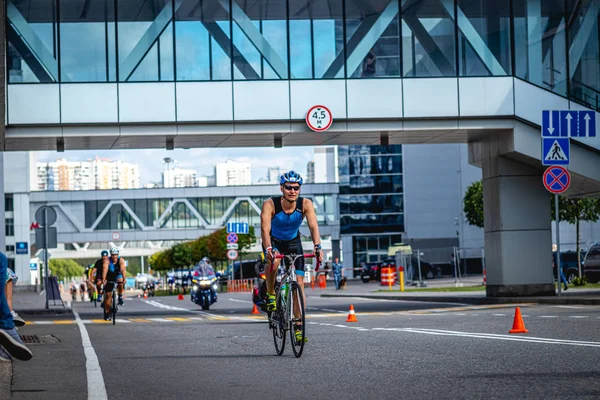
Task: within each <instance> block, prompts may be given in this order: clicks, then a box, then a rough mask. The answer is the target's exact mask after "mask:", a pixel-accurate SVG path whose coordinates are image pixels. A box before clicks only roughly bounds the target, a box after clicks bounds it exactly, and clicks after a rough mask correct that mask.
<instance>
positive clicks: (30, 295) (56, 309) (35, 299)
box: [13, 291, 73, 317]
mask: <svg viewBox="0 0 600 400" xmlns="http://www.w3.org/2000/svg"><path fill="white" fill-rule="evenodd" d="M62 299H63V302H64V305H65V306H64V307H63V306H62V304H61V303H60V301H58V300H56V305H54V303H55V302H54V300H49V301H48V306H49V307H48V309H46V293H45V292H42V293H41V294H40V293H36V292H24V291H23V292H15V293H14V294H13V309H14V310H15V311H16V312H17V313H19V315H21V316H23V317H24V316H27V315H70V314H73V311H72V310H71V299H70V297H69V295H68V294H65V293H63V294H62Z"/></svg>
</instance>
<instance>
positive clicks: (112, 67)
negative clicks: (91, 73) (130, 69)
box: [107, 22, 117, 82]
mask: <svg viewBox="0 0 600 400" xmlns="http://www.w3.org/2000/svg"><path fill="white" fill-rule="evenodd" d="M107 25H108V26H107V27H108V35H107V38H108V39H107V40H108V80H109V81H110V82H116V80H117V55H116V52H117V46H116V32H115V29H116V23H115V22H109V23H108V24H107Z"/></svg>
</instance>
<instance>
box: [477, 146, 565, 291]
mask: <svg viewBox="0 0 600 400" xmlns="http://www.w3.org/2000/svg"><path fill="white" fill-rule="evenodd" d="M488 154H489V153H488ZM481 162H482V167H483V199H484V230H485V254H486V267H487V286H486V292H487V296H488V297H504V296H540V295H543V296H554V295H555V289H554V278H553V274H552V231H551V214H550V195H549V194H548V192H547V191H546V190H545V189H544V186H543V184H542V173H541V172H540V170H539V169H536V168H533V167H531V166H528V165H525V164H522V163H520V162H517V161H514V160H511V159H508V158H505V157H503V156H499V155H489V156H488V157H486V158H483V159H482V160H481Z"/></svg>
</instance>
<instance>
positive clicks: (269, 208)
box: [260, 171, 323, 341]
mask: <svg viewBox="0 0 600 400" xmlns="http://www.w3.org/2000/svg"><path fill="white" fill-rule="evenodd" d="M302 183H303V179H302V177H301V176H300V175H299V174H298V173H296V172H294V171H289V172H286V173H285V174H283V175H281V177H280V178H279V184H280V189H281V194H282V195H281V196H277V197H273V198H270V199H268V200H266V201H265V202H264V203H263V206H262V212H261V216H260V218H261V237H262V245H263V250H264V252H265V257H266V258H267V260H268V262H269V263H270V265H267V268H265V272H266V277H267V299H266V303H267V311H275V310H276V308H277V306H276V301H275V278H276V276H277V269H278V267H279V263H280V260H279V259H275V255H277V254H280V253H282V254H286V255H287V254H292V253H294V254H302V253H303V252H304V251H303V250H302V240H301V238H300V225H301V224H302V220H303V219H304V217H306V222H307V223H308V228H309V229H310V235H311V237H312V241H313V244H314V246H315V253H316V254H317V257H318V258H319V261H322V260H323V254H322V252H321V236H320V235H319V226H318V224H317V215H316V214H315V207H314V205H313V202H312V201H311V200H310V199H305V198H302V197H300V188H301V187H302ZM286 262H287V261H286ZM294 267H295V269H296V275H298V277H299V279H298V284H299V285H300V288H301V290H302V293H304V257H299V258H298V259H297V260H296V264H295V266H294ZM304 303H305V304H306V299H305V302H304ZM301 338H302V333H301V331H299V329H296V339H297V340H300V339H301ZM304 340H305V341H306V337H305V338H304Z"/></svg>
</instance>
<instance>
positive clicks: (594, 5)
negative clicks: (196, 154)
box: [6, 0, 600, 150]
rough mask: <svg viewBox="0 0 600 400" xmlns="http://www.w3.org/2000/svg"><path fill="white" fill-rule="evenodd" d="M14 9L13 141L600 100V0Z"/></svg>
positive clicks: (32, 2)
mask: <svg viewBox="0 0 600 400" xmlns="http://www.w3.org/2000/svg"><path fill="white" fill-rule="evenodd" d="M6 7H7V8H6V9H7V22H8V25H7V60H8V63H7V69H8V73H7V82H8V90H7V96H8V98H7V104H8V106H7V111H8V112H7V124H8V130H7V138H6V148H7V150H22V149H46V150H47V149H54V148H56V149H58V150H61V149H77V148H107V147H117V148H119V147H120V148H123V147H165V146H167V147H171V146H175V147H198V146H217V145H219V146H239V145H258V146H261V145H271V144H275V145H278V144H282V142H285V145H302V144H319V141H322V140H328V139H331V138H330V137H328V136H327V134H324V135H321V136H320V139H319V138H315V136H316V135H305V137H304V138H301V137H298V138H294V137H292V136H294V135H291V136H290V137H288V138H287V139H285V138H284V137H285V136H286V135H287V134H288V133H293V132H294V131H298V130H304V131H307V129H306V126H304V125H302V124H300V125H298V126H296V125H294V124H293V123H294V122H301V121H302V120H303V119H304V117H305V114H306V112H307V111H308V109H309V108H310V107H311V106H312V105H315V104H324V105H326V106H328V107H329V108H330V109H331V111H332V113H333V117H334V121H336V122H337V124H336V123H335V122H334V125H333V127H332V130H333V131H340V130H342V131H344V132H348V136H347V137H346V138H347V140H346V141H350V142H351V143H352V144H359V143H358V142H357V141H360V137H363V136H364V132H365V131H369V130H373V131H377V132H380V131H382V130H385V131H391V132H392V134H391V135H392V136H393V131H394V130H395V128H397V126H387V127H385V126H371V127H365V126H364V124H362V125H361V124H358V125H356V124H355V125H354V126H353V125H352V124H351V122H352V121H365V120H373V121H380V122H381V121H382V120H394V119H414V118H440V117H442V118H455V117H461V118H464V117H482V116H489V117H498V116H512V117H514V116H515V115H516V116H517V117H519V118H521V119H524V120H527V121H531V122H533V123H535V124H539V119H540V118H541V117H540V116H538V114H537V112H538V111H539V110H538V109H537V108H536V107H533V109H532V108H531V107H530V106H531V105H532V100H535V99H539V98H540V97H541V96H544V93H553V94H555V95H556V97H553V100H551V101H550V102H554V104H556V105H557V106H561V107H563V108H564V107H565V106H566V107H567V108H570V107H581V106H584V107H588V108H591V109H595V110H598V109H600V62H599V60H600V57H599V51H600V50H599V33H598V32H599V31H598V18H599V15H600V2H599V1H598V0H577V1H575V0H566V1H545V0H544V1H542V0H494V1H468V0H456V1H452V0H319V1H314V0H254V1H245V0H153V1H145V0H87V1H83V0H81V1H80V0H7V2H6ZM423 78H426V79H423ZM520 102H522V104H519V103H520ZM541 103H546V104H545V105H546V106H548V101H546V102H541ZM522 109H523V110H522ZM528 114H531V115H528ZM230 122H242V123H241V124H238V125H236V124H233V125H232V124H225V125H223V124H222V123H230ZM243 122H252V123H253V124H249V125H248V124H244V123H243ZM256 122H263V123H262V124H259V125H256ZM281 122H285V123H284V124H283V125H282V124H281ZM290 122H291V124H290ZM147 123H151V124H153V125H154V126H151V127H148V126H144V124H147ZM160 125H164V126H160ZM336 125H337V126H336ZM40 126H43V127H44V128H43V129H44V131H43V132H40V131H39V127H40ZM52 126H55V127H60V128H59V129H54V130H53V129H52ZM36 127H38V129H36ZM371 128H373V129H371ZM402 129H404V130H407V129H406V127H405V126H403V127H402ZM351 132H356V134H355V135H352V133H351ZM233 133H235V134H238V133H244V134H247V135H237V136H236V137H235V138H229V136H231V135H232V134H233ZM307 133H310V132H307ZM253 134H255V135H253ZM338 134H339V133H338ZM147 135H149V136H150V137H145V136H147ZM223 135H226V136H223ZM140 136H144V139H143V140H140V139H139V137H140ZM242 136H245V139H244V138H243V137H242ZM296 136H298V135H296ZM136 137H137V138H138V139H137V140H136ZM366 137H367V139H365V140H364V141H365V142H368V143H373V142H375V141H379V139H380V137H379V135H372V136H369V135H367V136H366ZM323 138H325V139H323ZM407 140H408V139H407ZM415 140H416V141H418V139H415ZM444 140H445V141H446V142H448V141H465V137H464V135H463V136H461V137H457V136H456V135H455V136H454V137H447V138H444ZM392 142H393V140H392ZM408 142H410V140H408ZM333 144H336V143H333Z"/></svg>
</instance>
